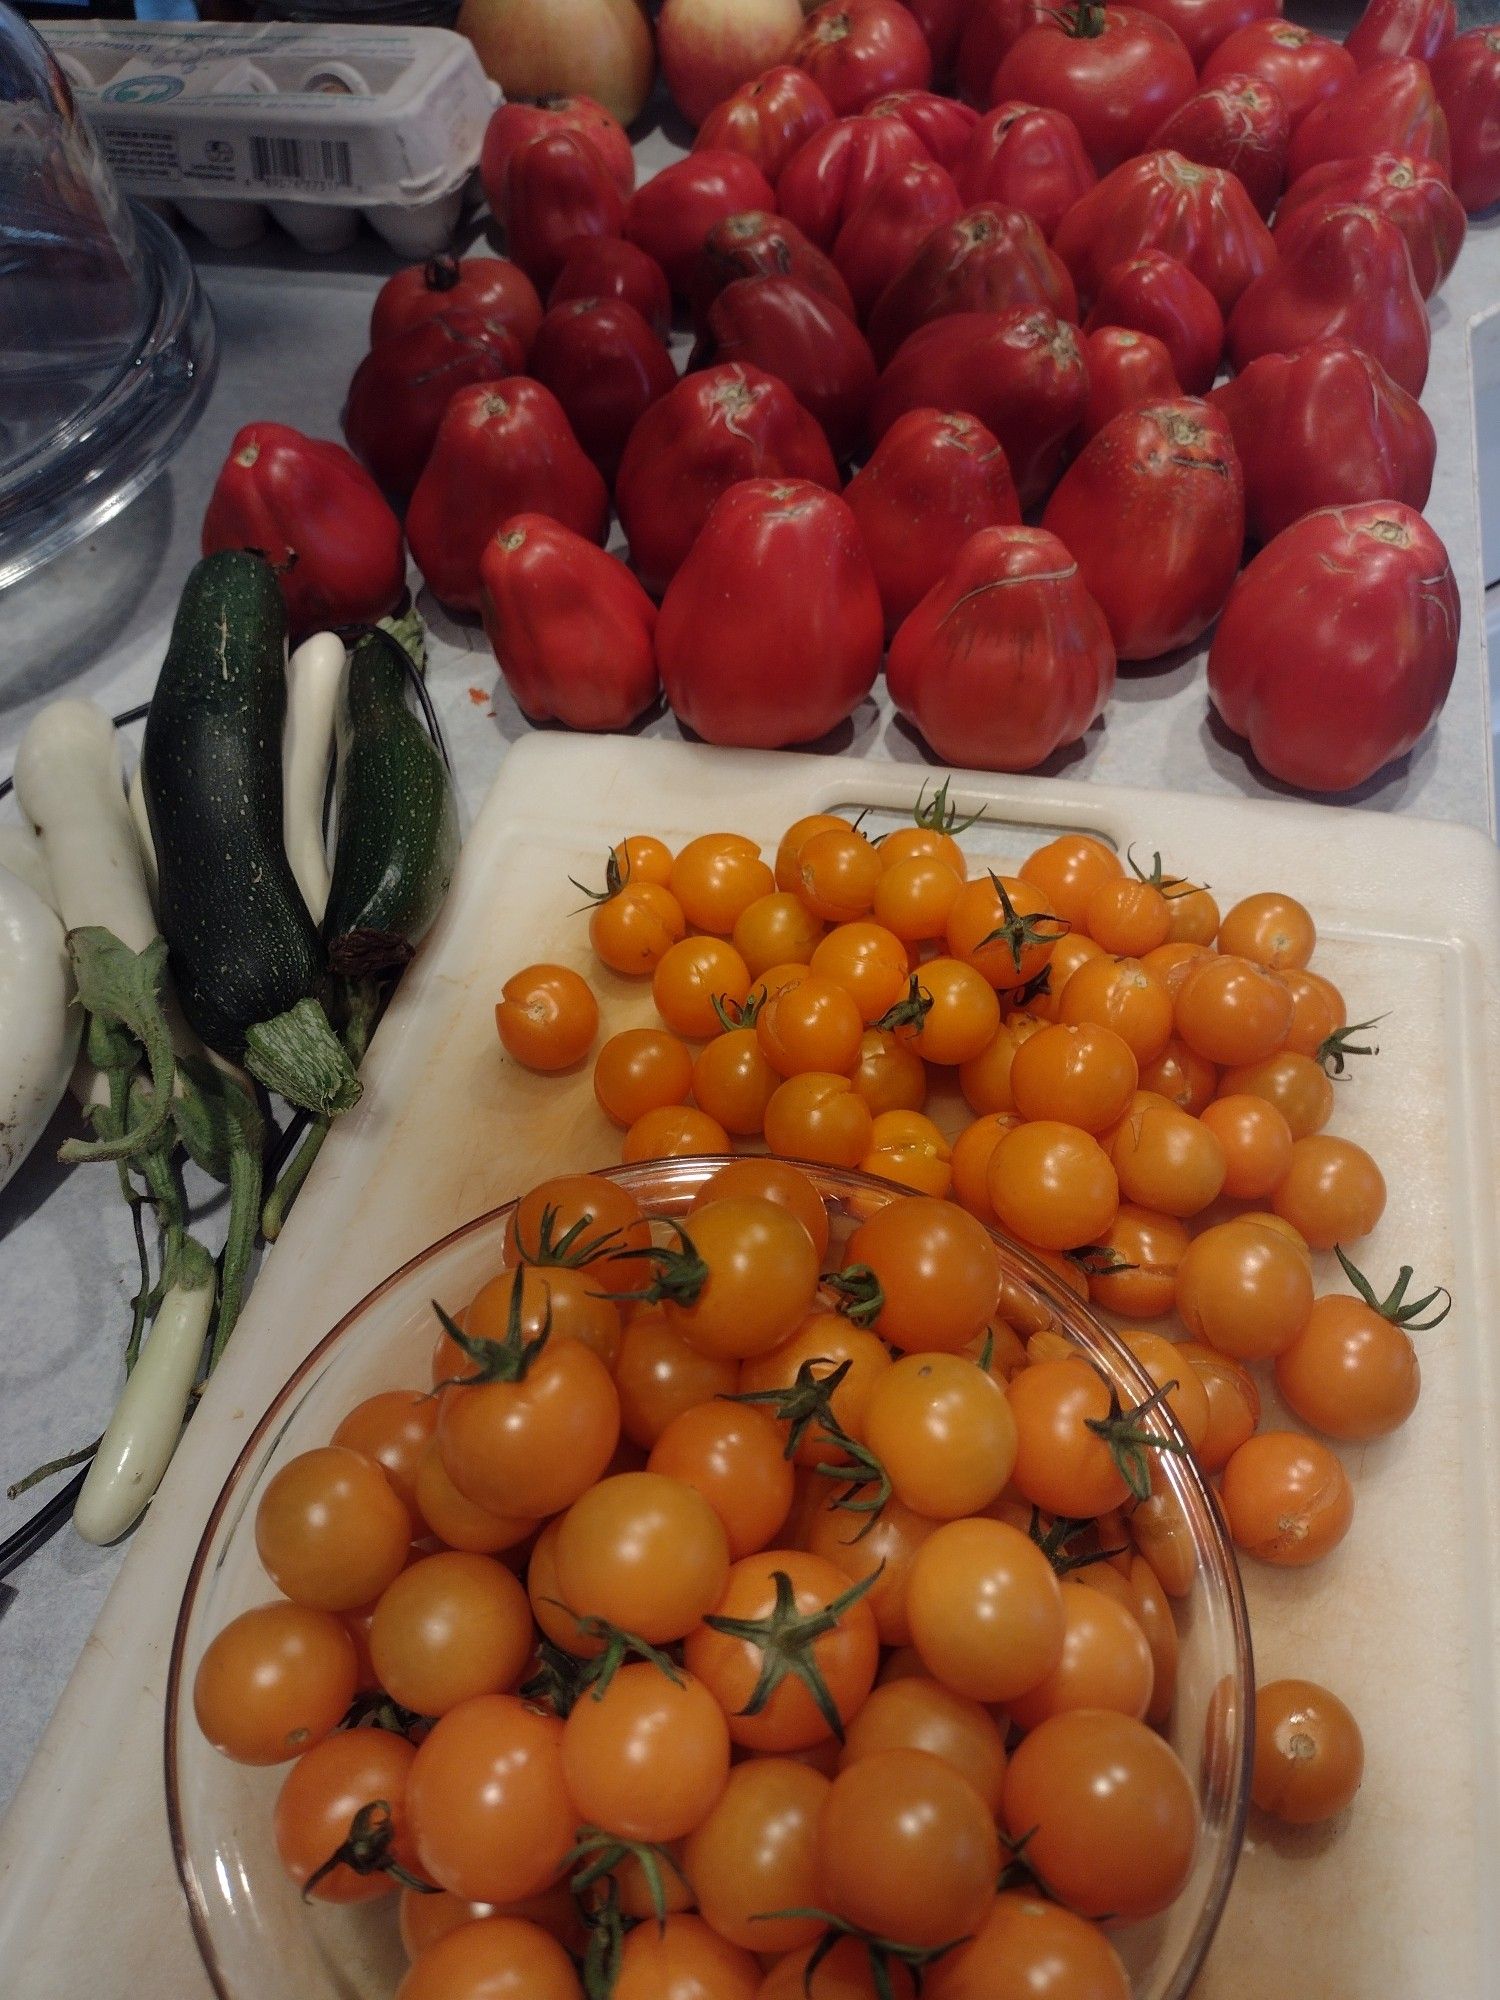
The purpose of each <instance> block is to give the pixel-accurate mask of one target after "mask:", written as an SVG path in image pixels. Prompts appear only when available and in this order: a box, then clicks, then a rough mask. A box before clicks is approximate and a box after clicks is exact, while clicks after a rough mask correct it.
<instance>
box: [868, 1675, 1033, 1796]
mask: <svg viewBox="0 0 1500 2000" xmlns="http://www.w3.org/2000/svg"><path fill="white" fill-rule="evenodd" d="M881 1750H925V1751H926V1752H927V1754H928V1756H930V1757H939V1758H941V1759H942V1761H943V1762H944V1763H945V1764H947V1765H950V1766H951V1767H952V1769H953V1770H955V1771H957V1772H958V1773H959V1774H960V1775H961V1776H962V1777H963V1778H964V1779H965V1780H966V1781H967V1783H969V1784H970V1785H972V1786H973V1788H974V1790H975V1791H976V1792H978V1794H979V1796H980V1798H982V1799H983V1800H984V1803H985V1805H986V1806H987V1807H988V1808H989V1811H990V1812H991V1813H992V1814H994V1813H997V1812H998V1811H999V1810H1000V1798H1001V1793H1002V1790H1003V1788H1004V1784H1005V1739H1004V1737H1003V1736H1002V1735H1001V1733H1000V1729H999V1725H998V1724H997V1723H996V1721H995V1718H994V1717H993V1716H992V1715H991V1714H990V1712H989V1710H988V1709H987V1708H985V1707H984V1705H983V1704H982V1703H981V1702H977V1701H970V1700H969V1698H968V1696H967V1695H962V1694H955V1693H954V1692H953V1690H952V1688H946V1687H944V1686H943V1685H942V1683H941V1681H935V1680H930V1679H929V1678H927V1676H925V1675H924V1674H921V1673H916V1674H908V1675H906V1676H904V1677H903V1678H902V1679H900V1680H895V1681H890V1682H888V1683H887V1684H886V1685H885V1686H884V1687H877V1688H875V1689H873V1690H872V1692H871V1694H870V1698H869V1700H868V1701H867V1702H866V1703H865V1705H864V1707H863V1708H862V1709H861V1710H860V1711H859V1713H858V1715H856V1716H855V1718H854V1720H853V1721H852V1722H851V1723H850V1724H849V1728H848V1732H847V1734H846V1735H845V1738H844V1747H843V1750H842V1752H841V1753H840V1756H839V1768H840V1769H841V1770H847V1769H848V1767H849V1766H850V1765H851V1764H855V1763H858V1761H859V1760H860V1758H861V1757H869V1756H873V1755H874V1754H876V1753H877V1752H879V1751H881Z"/></svg>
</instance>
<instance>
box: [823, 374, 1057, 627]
mask: <svg viewBox="0 0 1500 2000" xmlns="http://www.w3.org/2000/svg"><path fill="white" fill-rule="evenodd" d="M844 498H845V500H846V501H847V502H848V504H849V506H850V507H851V508H852V509H853V511H854V518H855V520H856V521H858V523H859V532H860V535H861V536H862V538H863V540H864V545H865V549H866V552H867V553H868V555H869V558H870V562H871V564H872V566H873V568H874V571H875V581H876V583H877V584H878V585H879V587H880V601H881V604H882V605H883V606H884V608H885V624H886V630H887V632H894V631H895V629H896V627H897V626H898V625H899V624H900V623H901V620H902V619H903V618H905V616H906V615H907V613H908V612H909V611H911V610H912V609H913V608H914V607H915V606H916V604H917V603H918V601H919V600H920V599H921V598H923V597H925V596H926V594H927V592H928V591H929V590H931V589H932V587H933V585H934V584H936V583H938V582H940V581H941V580H942V578H943V577H944V576H945V575H946V574H947V572H948V569H949V567H950V566H951V564H952V563H953V561H954V559H955V558H956V557H957V555H958V552H959V550H960V549H961V548H962V547H963V545H964V543H965V542H967V541H968V539H969V537H970V536H971V535H974V534H977V533H978V532H979V530H980V529H981V528H998V527H1007V526H1014V525H1015V524H1016V523H1018V522H1019V521H1020V518H1021V503H1020V501H1019V500H1018V499H1017V498H1016V489H1015V483H1014V481H1013V480H1012V479H1011V476H1010V467H1009V466H1008V465H1007V463H1006V460H1005V453H1004V452H1003V451H1002V450H1001V448H1000V446H999V445H998V444H997V443H996V441H995V438H994V436H993V435H992V433H991V432H989V431H987V430H986V429H985V427H984V425H983V424H982V423H980V422H979V420H978V419H977V418H976V417H969V416H964V415H963V414H961V413H960V412H957V411H945V410H908V411H907V413H906V415H905V416H904V417H898V418H897V419H896V421H895V423H893V424H892V425H891V427H890V429H889V430H888V431H887V432H886V434H885V436H884V437H883V438H882V439H881V440H880V443H879V444H878V445H877V446H876V447H875V450H874V452H873V453H872V455H871V457H870V459H869V462H868V463H867V464H866V465H864V466H862V467H861V469H860V470H859V471H858V472H857V473H856V474H855V476H854V478H853V479H851V480H850V482H849V484H848V486H846V487H845V489H844Z"/></svg>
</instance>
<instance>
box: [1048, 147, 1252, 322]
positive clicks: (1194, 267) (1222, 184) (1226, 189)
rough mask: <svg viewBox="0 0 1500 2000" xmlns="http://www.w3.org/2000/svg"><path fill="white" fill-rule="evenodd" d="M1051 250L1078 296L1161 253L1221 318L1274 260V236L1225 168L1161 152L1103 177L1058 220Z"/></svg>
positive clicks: (1092, 292) (1145, 155)
mask: <svg viewBox="0 0 1500 2000" xmlns="http://www.w3.org/2000/svg"><path fill="white" fill-rule="evenodd" d="M1054 247H1055V249H1056V251H1057V254H1058V256H1059V257H1061V258H1062V260H1063V262H1064V263H1065V264H1066V265H1067V267H1068V269H1069V270H1070V271H1071V272H1072V273H1073V280H1074V283H1075V284H1076V285H1077V286H1078V294H1079V297H1080V298H1085V299H1092V298H1094V297H1095V295H1096V294H1097V293H1098V291H1099V287H1100V284H1101V282H1102V280H1103V278H1104V274H1105V272H1106V271H1107V270H1108V269H1109V267H1110V266H1111V264H1118V263H1120V262H1121V261H1122V260H1123V259H1124V258H1126V257H1133V256H1135V255H1136V253H1137V252H1138V251H1141V250H1165V251H1166V253H1167V254H1168V256H1170V257H1175V258H1177V260H1178V261H1179V262H1180V263H1183V264H1186V265H1187V267H1188V269H1189V270H1190V271H1191V272H1192V274H1193V276H1194V277H1195V278H1197V279H1199V280H1200V281H1201V282H1202V283H1203V284H1204V285H1206V286H1207V287H1208V289H1209V291H1211V292H1212V293H1213V295H1214V301H1215V303H1216V304H1217V305H1218V307H1219V310H1220V311H1221V312H1224V313H1227V312H1229V311H1230V310H1231V309H1232V308H1233V306H1234V303H1235V301H1236V299H1238V298H1239V296H1240V294H1241V292H1243V291H1244V289H1245V287H1246V286H1247V285H1248V284H1249V283H1250V282H1251V281H1252V279H1255V278H1258V277H1259V276H1260V275H1261V273H1262V272H1264V271H1267V270H1269V269H1270V267H1271V266H1272V265H1273V264H1274V263H1275V262H1276V245H1275V243H1274V242H1273V241H1272V240H1271V232H1270V230H1269V229H1267V227H1266V225H1265V224H1264V223H1263V222H1262V221H1261V219H1260V217H1259V216H1258V215H1257V214H1256V212H1255V205H1254V203H1253V202H1252V201H1251V199H1250V197H1249V195H1248V194H1246V192H1245V189H1244V185H1243V183H1242V182H1240V181H1239V180H1237V179H1236V178H1235V176H1234V175H1233V174H1231V173H1226V172H1225V170H1224V169H1223V168H1222V167H1200V166H1195V165H1194V163H1193V162H1192V161H1191V160H1185V159H1183V158H1182V157H1181V155H1180V154H1177V153H1163V152H1154V153H1143V154H1142V155H1141V156H1140V158H1139V159H1134V160H1127V161H1126V163H1125V165H1124V166H1122V167H1117V168H1116V169H1115V171H1114V172H1113V173H1112V174H1107V175H1106V176H1105V178H1104V179H1103V180H1102V181H1100V183H1099V185H1098V187H1096V188H1094V189H1093V190H1092V191H1091V192H1090V193H1088V194H1086V195H1085V196H1084V197H1083V199H1082V200H1081V201H1080V202H1079V203H1078V204H1077V205H1076V207H1074V208H1073V209H1071V210H1070V211H1069V213H1068V214H1067V215H1065V216H1064V217H1063V219H1062V222H1061V223H1060V224H1059V226H1058V231H1057V237H1056V241H1055V244H1054Z"/></svg>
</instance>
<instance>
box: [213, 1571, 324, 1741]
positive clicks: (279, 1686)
mask: <svg viewBox="0 0 1500 2000" xmlns="http://www.w3.org/2000/svg"><path fill="white" fill-rule="evenodd" d="M357 1686H358V1668H357V1664H356V1655H355V1648H354V1641H353V1640H352V1639H351V1638H350V1636H349V1634H348V1632H347V1631H346V1630H345V1628H344V1626H343V1625H342V1624H341V1623H340V1622H339V1620H338V1619H337V1618H336V1617H335V1616H334V1615H333V1613H332V1612H331V1611H314V1610H311V1609H310V1608H308V1607H307V1606H305V1605H301V1604H285V1603H276V1604H261V1605H258V1606H257V1607H256V1608H255V1609H254V1610H253V1611H242V1612H241V1613H240V1615H239V1617H238V1618H232V1619H231V1620H230V1621H229V1623H228V1624H227V1625H226V1626H224V1628H223V1629H222V1631H219V1632H217V1633H215V1635H214V1637H213V1638H212V1639H211V1640H210V1641H209V1644H208V1646H207V1648H206V1650H205V1651H204V1654H203V1658H202V1660H201V1661H200V1662H199V1664H198V1671H197V1673H196V1675H195V1676H194V1679H193V1713H194V1715H195V1716H196V1717H197V1720H198V1727H199V1728H200V1729H201V1730H202V1731H203V1734H204V1735H205V1736H206V1737H207V1738H208V1740H209V1742H210V1743H212V1745H213V1746H214V1748H215V1749H216V1750H217V1751H219V1752H220V1753H221V1755H223V1756H225V1757H232V1758H233V1759H234V1761H235V1762H236V1763H237V1764H280V1763H282V1762H284V1761H285V1759H287V1758H288V1757H298V1756H300V1755H301V1754H302V1752H303V1751H304V1750H306V1749H307V1748H308V1746H309V1745H310V1744H313V1743H317V1742H319V1741H321V1739H322V1738H323V1737H325V1736H327V1735H328V1734H329V1732H330V1731H331V1730H333V1729H336V1728H337V1727H338V1725H339V1723H340V1722H341V1721H342V1719H343V1715H344V1711H345V1710H346V1709H347V1708H348V1706H349V1704H350V1702H351V1701H353V1699H354V1695H355V1690H356V1688H357Z"/></svg>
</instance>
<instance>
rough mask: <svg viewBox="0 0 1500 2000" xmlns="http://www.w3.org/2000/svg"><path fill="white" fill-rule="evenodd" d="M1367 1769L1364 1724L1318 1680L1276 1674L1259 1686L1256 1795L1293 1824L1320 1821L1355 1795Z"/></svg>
mask: <svg viewBox="0 0 1500 2000" xmlns="http://www.w3.org/2000/svg"><path fill="white" fill-rule="evenodd" d="M1364 1774H1365V1745H1364V1738H1363V1737H1362V1736H1361V1735H1360V1733H1359V1724H1358V1723H1357V1722H1356V1721H1355V1720H1354V1717H1353V1716H1352V1715H1351V1714H1350V1712H1349V1710H1348V1708H1346V1707H1345V1705H1344V1703H1343V1702H1341V1701H1340V1700H1339V1698H1338V1696H1337V1695H1336V1694H1333V1693H1331V1692H1330V1690H1329V1689H1327V1688H1326V1687H1320V1686H1319V1685H1318V1683H1317V1682H1316V1681H1303V1680H1286V1681H1268V1682H1266V1684H1265V1685H1264V1686H1263V1687H1259V1688H1257V1689H1256V1691H1255V1763H1254V1766H1253V1768H1252V1770H1251V1773H1250V1796H1251V1798H1252V1799H1254V1801H1255V1803H1256V1804H1257V1805H1258V1806H1259V1807H1260V1809H1261V1811H1262V1812H1268V1813H1270V1814H1272V1816H1273V1817H1274V1818H1276V1819H1279V1820H1283V1821H1285V1822H1286V1824H1287V1825H1288V1826H1316V1825H1317V1824H1318V1822H1319V1821H1320V1820H1325V1819H1332V1818H1333V1816H1334V1814H1335V1813H1341V1812H1343V1810H1344V1809H1345V1807H1346V1806H1348V1805H1350V1804H1351V1803H1352V1802H1353V1799H1354V1795H1355V1793H1356V1792H1357V1791H1358V1790H1359V1787H1360V1784H1361V1781H1362V1780H1363V1778H1364Z"/></svg>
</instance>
